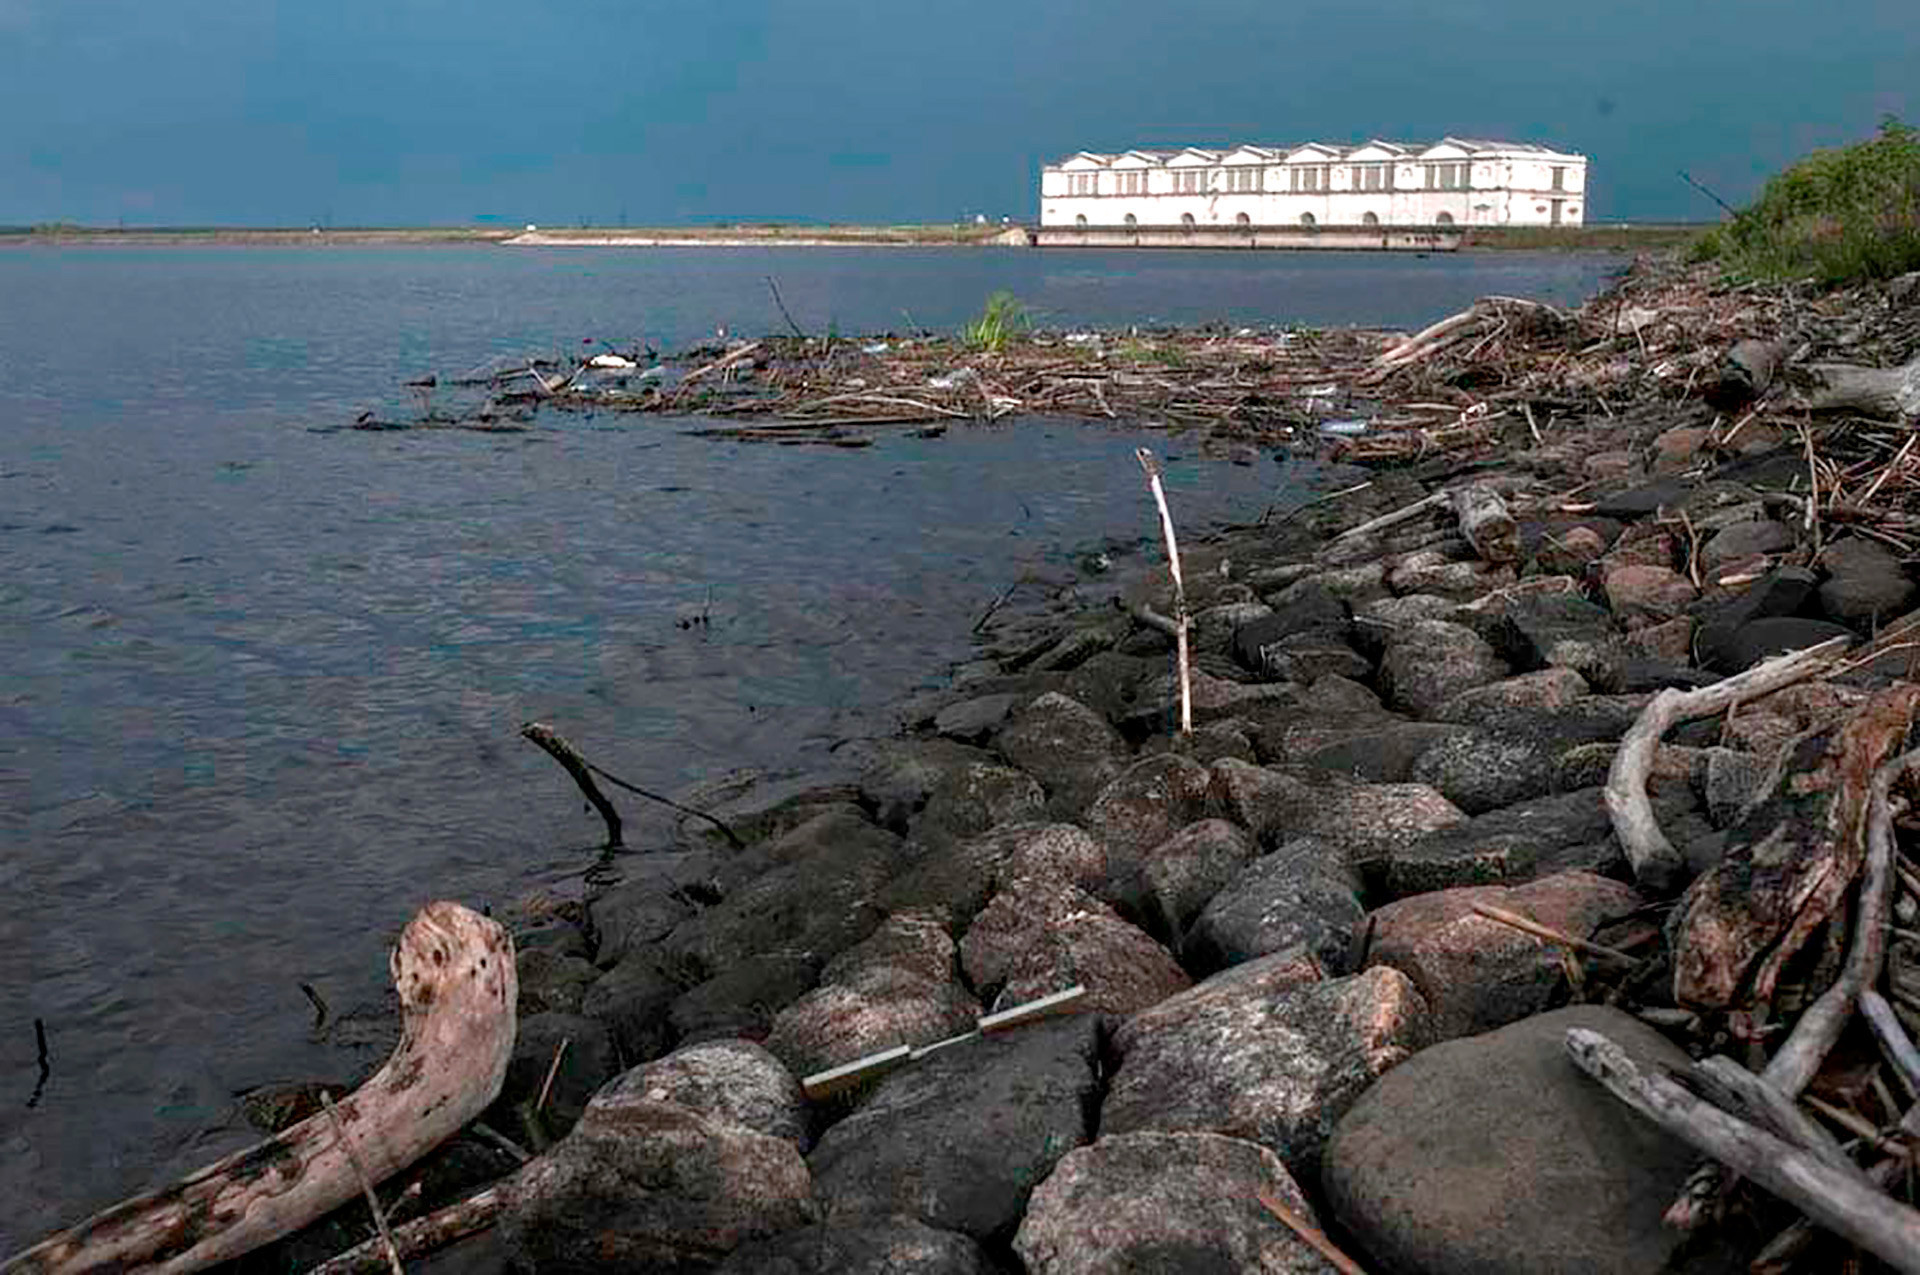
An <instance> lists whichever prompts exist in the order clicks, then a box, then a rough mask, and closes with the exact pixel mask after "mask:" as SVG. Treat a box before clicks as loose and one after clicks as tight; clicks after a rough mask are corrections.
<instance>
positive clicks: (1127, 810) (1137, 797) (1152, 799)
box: [1080, 753, 1226, 901]
mask: <svg viewBox="0 0 1920 1275" xmlns="http://www.w3.org/2000/svg"><path fill="white" fill-rule="evenodd" d="M1221 764H1223V765H1224V764H1226V763H1221ZM1211 778H1212V776H1211V775H1210V774H1209V773H1208V770H1207V768H1206V767H1205V766H1202V765H1200V764H1199V763H1198V762H1196V761H1193V760H1191V759H1190V758H1187V757H1182V756H1180V755H1178V754H1175V753H1163V754H1161V755H1159V756H1156V757H1142V758H1141V759H1140V760H1138V761H1136V762H1134V763H1133V764H1132V765H1131V766H1129V767H1127V768H1126V769H1125V770H1124V771H1122V772H1120V774H1119V775H1118V776H1117V777H1116V778H1115V779H1114V780H1113V782H1112V783H1110V784H1108V785H1107V786H1106V787H1105V788H1103V789H1101V790H1100V795H1099V796H1097V797H1095V798H1094V799H1093V802H1092V804H1090V805H1089V806H1088V807H1087V809H1086V812H1085V813H1084V814H1082V815H1081V817H1080V823H1081V825H1082V826H1083V827H1085V828H1086V830H1087V831H1088V832H1090V833H1092V834H1093V835H1094V837H1095V838H1096V839H1097V840H1099V841H1100V842H1101V844H1103V845H1104V846H1106V848H1107V871H1108V874H1109V877H1110V880H1111V882H1112V885H1111V887H1110V888H1109V890H1107V891H1104V892H1103V893H1104V894H1105V895H1106V896H1107V897H1112V898H1119V899H1125V900H1136V901H1137V899H1138V897H1139V889H1140V884H1139V874H1140V868H1141V866H1142V864H1143V863H1144V862H1145V856H1146V853H1147V851H1149V850H1151V849H1153V847H1155V846H1157V845H1159V844H1160V843H1161V842H1163V841H1165V840H1166V839H1167V838H1168V837H1171V836H1172V835H1173V834H1174V833H1176V832H1178V831H1180V829H1182V828H1184V827H1186V826H1187V825H1188V824H1190V823H1192V822H1194V821H1195V820H1197V819H1203V818H1205V817H1206V815H1207V813H1208V809H1207V790H1208V784H1209V782H1210V780H1211Z"/></svg>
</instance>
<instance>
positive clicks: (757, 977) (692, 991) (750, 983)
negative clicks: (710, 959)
mask: <svg viewBox="0 0 1920 1275" xmlns="http://www.w3.org/2000/svg"><path fill="white" fill-rule="evenodd" d="M819 973H820V962H819V961H818V960H816V959H814V958H813V957H812V956H811V955H809V954H808V953H806V952H786V951H777V950H776V951H768V952H758V953H755V954H754V955H752V956H747V957H742V958H741V959H740V960H738V961H735V962H734V963H733V964H732V965H729V966H728V967H727V968H726V969H724V970H722V971H721V972H720V973H718V974H715V975H714V976H713V977H712V978H709V979H706V980H704V981H702V982H699V983H696V984H695V985H694V986H692V987H689V988H688V989H687V990H686V991H684V992H682V993H681V994H680V995H679V996H677V997H675V998H674V1001H673V1004H671V1005H669V1006H668V1007H667V1019H668V1021H669V1022H670V1023H671V1024H672V1025H673V1035H674V1039H675V1040H676V1041H678V1042H679V1043H680V1044H682V1045H690V1044H693V1043H694V1042H696V1041H704V1040H725V1039H728V1038H731V1037H735V1036H745V1037H749V1038H752V1039H754V1040H758V1039H760V1038H761V1037H763V1036H765V1035H766V1034H767V1030H768V1029H769V1028H770V1027H772V1025H773V1016H774V1015H775V1014H776V1013H778V1012H779V1011H780V1009H781V1007H782V1006H785V1005H788V1004H791V1003H792V1002H793V1001H796V1000H798V999H800V997H801V996H803V995H805V994H806V993H807V992H808V991H809V990H810V989H811V988H812V987H813V985H814V981H815V980H816V979H817V978H818V976H819Z"/></svg>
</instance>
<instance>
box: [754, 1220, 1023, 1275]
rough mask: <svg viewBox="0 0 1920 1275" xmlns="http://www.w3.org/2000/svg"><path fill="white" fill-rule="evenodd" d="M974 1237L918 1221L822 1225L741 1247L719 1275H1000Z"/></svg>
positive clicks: (802, 1228)
mask: <svg viewBox="0 0 1920 1275" xmlns="http://www.w3.org/2000/svg"><path fill="white" fill-rule="evenodd" d="M997 1270H998V1268H997V1267H996V1266H995V1265H994V1264H993V1263H992V1262H991V1261H990V1260H989V1259H988V1258H987V1255H986V1252H985V1250H983V1249H982V1248H981V1247H980V1245H979V1243H978V1242H977V1241H975V1240H974V1239H973V1238H972V1237H971V1236H966V1235H962V1234H960V1233H959V1232H957V1231H942V1230H940V1229H938V1228H937V1227H932V1226H928V1225H927V1224H926V1223H924V1222H922V1221H920V1220H919V1219H917V1218H911V1217H898V1216H895V1217H875V1218H867V1219H856V1220H852V1221H849V1222H846V1223H844V1224H840V1225H831V1224H824V1223H823V1224H819V1225H815V1226H802V1227H799V1228H797V1229H795V1230H791V1231H785V1232H782V1233H781V1234H779V1235H776V1236H773V1237H772V1238H770V1239H764V1240H753V1241H750V1242H749V1243H746V1244H742V1245H741V1246H740V1247H739V1248H736V1249H734V1250H733V1252H732V1253H731V1254H729V1255H728V1256H727V1260H726V1261H724V1262H722V1263H720V1266H719V1268H718V1275H996V1272H997Z"/></svg>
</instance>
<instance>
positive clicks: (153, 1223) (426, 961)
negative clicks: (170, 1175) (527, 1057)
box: [0, 902, 519, 1275]
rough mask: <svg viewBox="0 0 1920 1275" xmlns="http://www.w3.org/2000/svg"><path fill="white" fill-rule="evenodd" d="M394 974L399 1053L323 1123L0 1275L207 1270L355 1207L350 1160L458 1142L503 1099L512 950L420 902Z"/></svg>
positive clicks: (80, 1232)
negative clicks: (451, 1139)
mask: <svg viewBox="0 0 1920 1275" xmlns="http://www.w3.org/2000/svg"><path fill="white" fill-rule="evenodd" d="M391 967H392V970H393V983H394V987H395V989H396V990H398V992H399V993H400V1013H401V1029H400V1043H399V1045H398V1046H397V1047H396V1048H395V1049H394V1051H393V1056H392V1057H391V1058H389V1059H387V1062H386V1065H385V1066H383V1067H382V1068H381V1069H380V1070H379V1071H378V1072H377V1073H375V1074H374V1076H373V1078H372V1079H370V1080H368V1081H367V1082H366V1083H365V1084H364V1085H361V1086H360V1087H359V1088H358V1089H356V1090H354V1091H353V1093H352V1094H350V1095H348V1096H347V1097H346V1098H344V1099H342V1100H341V1101H340V1102H338V1103H336V1104H335V1105H334V1112H333V1113H328V1112H324V1111H323V1112H320V1113H318V1114H316V1115H313V1116H311V1117H309V1118H308V1119H306V1120H303V1121H301V1122H300V1123H299V1124H297V1125H294V1126H293V1127H292V1128H290V1129H287V1130H286V1131H284V1132H283V1133H281V1134H279V1135H278V1136H276V1137H273V1138H270V1139H268V1140H267V1141H265V1142H262V1143H260V1144H259V1145H258V1146H255V1147H252V1148H250V1149H248V1150H245V1151H241V1152H237V1153H236V1154H234V1155H230V1156H228V1157H227V1158H226V1159H224V1160H221V1161H218V1162H217V1163H214V1164H211V1165H208V1166H207V1167H206V1168H204V1169H201V1170H200V1171H199V1172H197V1173H195V1174H192V1175H191V1176H189V1177H187V1178H184V1179H182V1180H181V1181H180V1182H178V1183H176V1184H174V1185H173V1186H171V1187H168V1188H166V1189H165V1190H161V1191H155V1192H153V1193H151V1194H148V1195H142V1196H136V1197H134V1198H133V1199H131V1200H126V1201H123V1202H121V1203H119V1204H116V1205H114V1206H113V1207H112V1208H110V1209H107V1210H105V1211H104V1212H101V1213H97V1214H95V1215H94V1216H93V1217H91V1218H88V1219H87V1220H86V1221H85V1222H82V1223H81V1224H80V1225H79V1226H76V1227H74V1228H73V1229H72V1230H70V1231H63V1232H61V1233H60V1234H58V1235H55V1236H53V1237H52V1238H50V1239H48V1240H45V1241H43V1242H41V1243H40V1244H37V1245H35V1246H34V1247H33V1248H30V1249H28V1250H27V1251H26V1252H24V1253H21V1254H19V1255H18V1256H16V1257H14V1258H12V1259H10V1260H9V1261H7V1262H6V1263H5V1264H4V1265H0V1273H4V1275H78V1273H79V1272H86V1271H115V1272H121V1271H147V1272H154V1273H155V1275H163V1273H164V1275H177V1273H178V1272H185V1271H197V1270H203V1269H205V1268H206V1267H209V1266H212V1265H214V1264H215V1263H217V1262H224V1261H227V1260H230V1259H232V1258H235V1257H239V1256H241V1255H242V1254H244V1253H249V1252H251V1251H252V1250H254V1249H256V1248H258V1247H260V1246H261V1245H263V1244H267V1243H270V1242H271V1241H273V1240H276V1239H278V1238H280V1237H281V1236H283V1235H286V1234H289V1233H291V1232H293V1231H295V1230H298V1229H299V1228H300V1227H302V1226H305V1225H306V1224H307V1223H308V1222H311V1221H313V1220H314V1219H315V1218H318V1217H321V1216H323V1215H325V1214H327V1213H329V1212H331V1211H333V1210H334V1209H336V1208H338V1207H339V1206H340V1205H342V1204H344V1203H346V1202H347V1201H348V1200H350V1199H352V1198H353V1197H354V1196H355V1195H356V1194H358V1192H359V1190H360V1185H359V1179H358V1177H357V1176H356V1174H355V1171H354V1166H353V1162H352V1161H353V1158H357V1159H358V1160H359V1161H360V1163H361V1165H362V1166H364V1167H365V1169H366V1173H367V1176H368V1177H369V1178H370V1179H372V1180H373V1181H375V1182H379V1181H381V1180H382V1179H384V1178H387V1177H390V1176H392V1175H393V1174H395V1173H397V1172H399V1171H400V1170H401V1169H404V1168H406V1167H407V1166H408V1165H410V1164H412V1163H413V1162H414V1161H415V1160H418V1159H419V1158H420V1157H421V1156H423V1155H425V1154H426V1153H427V1152H428V1151H431V1150H432V1149H433V1148H434V1147H437V1146H439V1145H440V1143H442V1142H444V1141H445V1140H446V1139H447V1138H448V1137H450V1136H452V1135H453V1134H454V1133H456V1132H458V1131H459V1129H460V1128H461V1126H462V1125H465V1124H466V1123H467V1122H468V1121H469V1120H472V1119H473V1118H474V1117H475V1116H477V1115H479V1114H480V1113H481V1112H482V1111H483V1110H485V1109H486V1106H487V1104H488V1103H490V1102H492V1101H493V1099H494V1097H495V1096H496V1095H497V1094H498V1093H499V1092H500V1083H501V1081H502V1080H504V1079H505V1078H506V1074H507V1061H508V1059H509V1058H510V1057H511V1056H512V1054H513V1037H514V1004H515V1000H516V998H517V996H518V992H519V985H518V981H517V977H516V975H515V972H514V963H513V940H512V939H511V938H510V937H509V936H508V934H507V932H506V931H505V930H504V929H502V928H501V927H500V926H499V925H498V924H497V923H495V922H493V921H491V920H488V919H487V918H486V917H483V916H481V915H479V914H478V913H476V912H471V911H468V910H467V909H466V908H464V907H461V906H460V905H459V904H458V903H446V902H441V903H429V904H428V905H427V906H426V907H424V908H422V909H421V910H420V913H419V914H418V915H417V916H415V917H414V918H413V920H411V921H410V922H408V923H407V928H406V929H405V931H403V932H402V933H401V935H400V942H399V944H398V945H397V946H396V947H395V948H394V950H393V956H392V960H391ZM336 1115H337V1117H338V1119H337V1121H336V1119H335V1116H336ZM349 1146H351V1148H352V1152H351V1154H350V1153H349V1150H348V1148H349Z"/></svg>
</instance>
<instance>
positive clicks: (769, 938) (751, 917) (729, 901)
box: [589, 776, 1037, 1012]
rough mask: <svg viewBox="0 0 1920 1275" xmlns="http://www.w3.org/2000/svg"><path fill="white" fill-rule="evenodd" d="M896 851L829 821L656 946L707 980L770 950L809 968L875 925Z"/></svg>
mask: <svg viewBox="0 0 1920 1275" xmlns="http://www.w3.org/2000/svg"><path fill="white" fill-rule="evenodd" d="M1022 778H1023V779H1024V778H1025V777H1024V776H1022ZM1027 782H1029V783H1031V782H1032V781H1031V780H1028V781H1027ZM1036 791H1037V790H1036ZM902 850H903V847H902V844H901V841H900V839H899V838H898V837H896V836H894V835H893V834H892V833H889V832H887V831H885V830H883V829H881V828H876V827H874V826H873V825H871V824H867V825H864V826H863V827H860V828H859V829H857V830H856V831H851V832H850V831H849V829H848V828H847V827H846V826H844V825H842V824H840V823H837V822H836V823H835V824H834V825H833V835H832V836H831V837H828V838H825V839H823V840H821V841H819V842H817V843H816V844H815V845H814V846H813V848H812V849H811V850H810V851H809V852H807V853H802V854H799V855H797V856H796V857H794V858H792V859H791V860H790V861H788V862H786V863H783V864H782V865H781V866H779V867H776V868H773V869H772V870H771V871H768V872H766V873H764V874H762V875H761V876H759V877H757V878H755V879H754V880H752V881H751V882H748V883H746V884H744V885H742V886H740V887H738V888H736V889H735V890H734V891H733V892H732V893H730V894H729V895H727V897H726V898H725V899H722V900H721V901H720V903H719V904H717V905H716V906H714V907H711V908H708V909H707V910H706V911H704V912H702V913H700V914H699V915H697V916H694V917H691V918H689V919H688V920H686V921H683V922H681V923H680V924H679V925H677V926H675V927H674V929H673V932H672V933H671V934H669V935H668V936H667V937H666V938H665V939H663V940H661V942H660V944H659V946H660V947H661V948H663V949H664V950H665V951H666V952H668V953H669V954H671V955H672V956H674V957H677V958H681V959H684V960H685V961H687V962H689V963H691V964H693V965H695V966H697V967H698V968H699V969H700V970H702V971H703V972H704V973H705V974H706V975H708V976H711V975H713V974H716V973H719V972H722V971H724V970H727V969H729V968H731V967H733V966H736V965H738V964H740V963H741V962H743V961H745V960H747V959H749V958H750V957H753V956H757V955H759V954H760V953H761V952H763V951H767V950H769V949H773V948H780V949H782V950H784V951H786V952H788V953H790V954H793V955H802V956H806V957H808V958H810V959H811V960H813V961H814V962H815V965H816V967H817V966H818V965H819V964H822V963H824V962H826V961H828V960H831V959H832V958H833V957H835V956H838V955H839V954H840V953H841V952H842V951H844V950H845V949H846V948H848V947H851V946H852V945H853V944H855V943H858V942H859V941H860V940H861V939H863V938H865V937H866V936H867V935H868V934H869V933H871V932H872V931H873V927H874V926H876V925H878V924H879V923H880V919H881V917H882V916H883V915H885V913H884V911H883V910H882V909H881V907H880V906H879V904H878V903H877V902H875V896H876V894H877V893H878V892H879V890H880V889H881V887H882V886H883V885H884V884H885V883H886V882H887V880H888V879H889V878H890V877H892V876H893V875H894V873H895V872H896V871H897V870H898V869H899V868H901V867H902V866H903V853H902ZM802 990H804V989H802ZM589 1012H591V1011H589Z"/></svg>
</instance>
